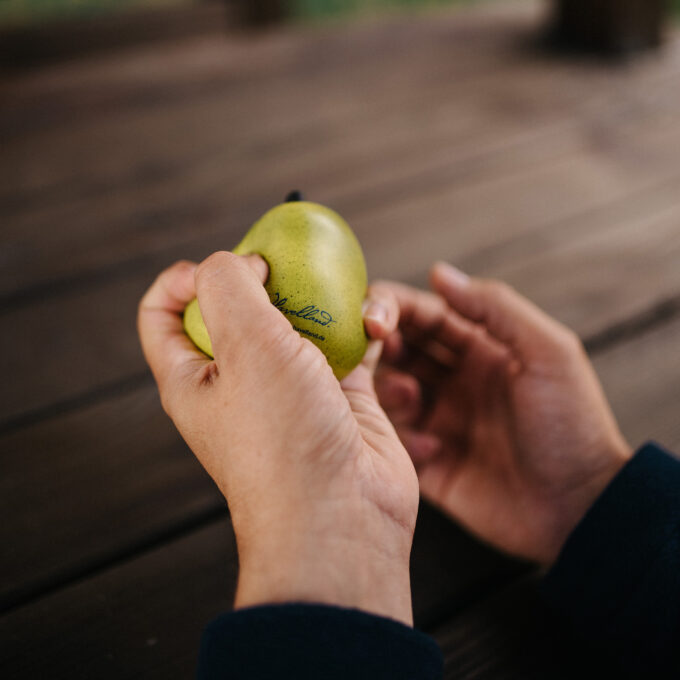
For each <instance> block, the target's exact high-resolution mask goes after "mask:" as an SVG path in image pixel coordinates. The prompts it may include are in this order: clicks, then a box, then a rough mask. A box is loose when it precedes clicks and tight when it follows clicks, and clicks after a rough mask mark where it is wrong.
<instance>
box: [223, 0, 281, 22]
mask: <svg viewBox="0 0 680 680" xmlns="http://www.w3.org/2000/svg"><path fill="white" fill-rule="evenodd" d="M236 1H237V5H238V9H239V16H240V20H241V21H242V23H244V24H246V25H247V26H266V25H267V24H274V23H278V22H280V21H283V20H284V19H285V18H286V17H287V16H288V9H289V7H288V5H289V3H290V0H236Z"/></svg>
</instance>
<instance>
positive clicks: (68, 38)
mask: <svg viewBox="0 0 680 680" xmlns="http://www.w3.org/2000/svg"><path fill="white" fill-rule="evenodd" d="M229 9H231V8H230V7H229V8H228V7H227V6H226V3H223V2H219V0H218V1H215V0H213V1H212V2H206V1H204V2H196V3H193V4H192V5H190V6H187V5H186V3H185V5H184V6H176V7H173V6H170V7H167V6H166V7H156V8H152V9H139V8H137V9H135V10H133V11H125V10H123V11H122V12H120V13H114V12H111V13H108V14H107V15H106V16H104V17H96V16H95V17H88V18H85V19H71V20H66V21H64V20H63V19H62V20H57V21H54V20H52V21H47V22H41V23H39V24H38V25H30V26H20V27H11V28H8V27H3V28H2V29H0V46H1V49H0V68H2V69H5V70H7V72H11V71H12V70H15V69H16V70H18V69H25V68H29V67H36V66H38V65H40V64H45V63H53V62H54V61H59V60H63V59H73V58H82V57H83V56H85V55H91V54H95V53H97V52H102V51H111V50H118V49H121V48H129V47H131V46H134V45H139V44H149V43H158V42H163V41H168V40H177V39H186V38H187V37H191V36H196V35H201V34H208V33H216V32H219V33H221V34H224V33H225V30H226V27H227V22H228V21H232V22H233V21H234V19H233V17H232V14H233V12H229V11H228V10H229Z"/></svg>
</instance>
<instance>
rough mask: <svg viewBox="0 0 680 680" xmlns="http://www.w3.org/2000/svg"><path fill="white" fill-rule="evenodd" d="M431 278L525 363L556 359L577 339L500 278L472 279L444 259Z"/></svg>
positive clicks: (465, 313)
mask: <svg viewBox="0 0 680 680" xmlns="http://www.w3.org/2000/svg"><path fill="white" fill-rule="evenodd" d="M430 281H431V285H432V288H433V289H434V290H435V291H436V292H437V293H439V294H440V295H441V296H442V297H443V298H444V299H445V300H446V301H447V303H448V304H449V306H450V307H451V308H452V309H454V310H455V311H456V312H458V313H459V314H460V315H461V316H463V317H465V318H466V319H469V320H470V321H473V322H475V323H478V324H480V325H482V326H484V327H485V329H486V331H487V332H488V333H489V335H490V336H492V337H493V338H494V339H496V340H498V341H499V342H500V343H502V344H503V345H505V346H506V347H507V348H508V349H510V350H511V351H512V353H513V354H514V355H515V357H516V358H517V359H519V360H520V361H521V362H522V363H523V364H528V363H531V362H536V361H550V360H554V359H555V358H557V357H558V356H559V355H560V354H559V353H560V351H561V350H562V348H565V347H566V346H570V343H571V341H572V340H577V338H576V336H575V334H574V333H572V332H571V331H570V330H569V329H568V328H566V327H565V326H563V325H562V324H560V323H559V322H558V321H556V320H555V319H553V318H551V317H550V316H548V315H547V314H546V313H545V312H543V311H542V310H541V309H539V308H538V307H537V306H536V305H534V304H533V303H532V302H530V301H529V300H527V299H526V298H525V297H523V296H522V295H520V294H519V293H518V292H517V291H516V290H514V289H513V288H511V287H510V286H508V285H507V284H505V283H503V282H501V281H496V280H491V279H475V278H470V277H468V276H467V275H466V274H464V273H463V272H461V271H460V270H458V269H456V268H455V267H453V266H451V265H450V264H447V263H445V262H438V263H437V264H435V265H434V267H433V268H432V271H431V273H430Z"/></svg>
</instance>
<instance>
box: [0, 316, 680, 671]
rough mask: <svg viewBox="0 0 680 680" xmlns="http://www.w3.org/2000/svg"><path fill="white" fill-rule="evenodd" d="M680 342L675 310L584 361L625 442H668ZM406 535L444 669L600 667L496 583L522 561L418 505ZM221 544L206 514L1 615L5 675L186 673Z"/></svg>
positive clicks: (227, 559)
mask: <svg viewBox="0 0 680 680" xmlns="http://www.w3.org/2000/svg"><path fill="white" fill-rule="evenodd" d="M678 346H680V321H678V320H676V321H674V322H672V323H670V324H667V325H665V326H661V327H659V328H658V329H656V330H654V331H652V332H650V333H647V334H645V335H643V336H640V337H639V338H635V339H633V340H631V341H629V342H627V343H624V344H621V345H620V346H619V347H616V348H614V349H612V350H610V351H607V352H605V353H603V354H602V355H601V356H600V357H598V358H596V360H595V365H596V368H597V370H598V372H599V374H600V376H601V377H602V378H603V381H604V384H605V387H607V388H608V390H609V394H610V397H611V398H612V403H613V406H614V410H615V412H616V414H617V416H618V417H619V418H620V420H621V422H622V425H623V429H624V432H625V433H626V434H627V435H628V437H629V438H630V439H632V440H634V439H642V438H646V437H647V436H649V435H650V434H652V433H653V434H654V435H655V436H656V438H657V439H659V440H660V441H661V442H662V443H664V444H666V445H667V446H669V447H674V448H675V449H676V450H678V449H680V430H679V429H678V426H677V423H678V420H677V418H676V417H674V415H677V414H675V413H674V411H673V409H674V408H675V405H677V403H678V401H679V400H680V387H679V385H680V383H679V382H678V380H677V369H676V370H675V372H674V371H672V370H669V361H668V358H669V357H673V356H677V347H678ZM633 365H634V366H635V367H636V369H637V370H636V371H635V373H633V372H632V371H630V370H629V369H630V367H631V366H633ZM673 367H675V366H673ZM647 428H649V429H647ZM166 507H167V506H166ZM418 532H419V533H418V534H417V535H416V539H415V542H414V552H413V559H412V578H413V592H414V607H415V612H416V617H417V620H418V622H419V623H420V625H421V626H424V627H426V628H428V629H432V627H433V626H434V632H435V637H436V639H437V640H438V642H439V643H440V644H441V645H442V648H443V650H444V653H445V655H446V659H447V667H446V677H447V678H451V679H452V680H453V679H454V678H455V679H456V680H461V679H464V680H467V679H472V678H475V679H482V678H484V679H488V680H491V679H493V680H497V679H500V678H502V679H505V678H513V679H514V678H518V679H519V678H527V679H533V678H537V679H538V678H545V677H551V678H552V677H554V678H562V677H564V678H568V677H574V673H575V669H578V671H579V672H578V675H579V677H582V674H583V673H586V672H587V673H591V674H592V675H585V676H583V677H597V673H600V675H599V677H604V676H603V675H602V673H601V671H602V666H601V665H598V664H599V663H600V662H598V660H597V659H592V658H591V659H589V663H588V664H585V663H584V660H585V657H583V656H582V655H581V653H580V652H579V646H578V645H574V643H573V640H571V638H570V637H569V636H568V634H567V633H566V632H565V631H563V630H562V629H561V628H560V627H559V625H558V623H557V622H555V621H553V620H551V619H549V618H548V614H547V613H546V612H545V610H544V609H543V607H542V605H541V604H540V601H539V600H538V597H537V591H536V585H537V581H536V578H535V577H533V576H530V577H527V578H525V579H523V580H520V581H518V582H516V583H515V584H514V585H511V586H507V585H506V584H507V579H508V578H512V576H513V575H515V574H517V570H518V569H519V568H521V565H517V564H514V563H511V562H508V561H507V560H505V559H504V558H501V557H500V556H498V555H496V554H495V553H493V552H491V551H488V550H487V549H485V548H483V547H482V546H480V545H478V544H476V543H475V542H474V541H472V539H470V538H469V537H467V536H465V535H464V534H463V533H462V532H461V531H460V530H459V529H457V528H456V527H455V526H454V525H453V524H451V523H449V522H448V521H446V520H445V519H444V518H443V517H442V516H441V515H439V514H438V513H437V512H436V511H435V510H433V509H432V508H429V507H428V506H423V508H421V517H420V520H419V527H418ZM233 549H234V544H233V536H232V534H231V532H230V529H229V525H228V523H227V522H226V521H220V522H215V523H211V524H210V525H209V526H207V527H206V528H205V529H202V530H200V531H197V532H192V533H191V534H190V535H188V536H186V537H182V538H178V539H177V540H175V541H171V542H169V543H168V544H166V545H164V546H162V547H159V548H157V549H154V550H151V551H150V552H148V553H146V554H142V555H139V556H138V557H137V558H135V559H131V560H129V561H128V562H126V563H125V564H123V565H121V566H116V567H114V568H111V569H108V570H106V571H104V572H102V573H100V574H96V575H93V576H92V577H91V578H88V579H85V580H83V581H82V582H80V583H76V584H74V585H71V586H69V587H66V588H64V589H62V590H61V591H59V592H57V593H55V594H53V595H50V596H48V597H45V598H43V599H41V600H39V601H37V602H34V603H31V604H29V605H27V606H24V607H21V608H19V609H17V610H15V611H14V612H13V613H11V614H9V615H6V616H4V617H2V618H0V636H2V639H3V640H4V641H5V650H6V651H4V652H3V655H2V659H1V661H0V668H1V669H2V670H3V674H4V675H5V676H6V677H41V676H42V675H44V674H46V673H48V672H49V676H50V677H54V678H62V677H63V678H66V677H92V676H93V675H96V677H102V678H108V677H112V678H113V677H116V678H124V677H132V676H134V675H139V674H141V675H143V676H144V677H149V678H155V677H158V678H160V677H167V678H174V677H177V678H180V677H186V675H187V674H189V673H190V672H191V668H192V667H193V663H194V659H195V654H196V649H197V643H198V638H199V635H200V631H201V629H202V627H203V626H204V625H205V623H206V622H207V621H208V620H209V619H210V618H211V617H212V616H214V615H215V614H217V613H218V612H219V611H221V610H222V609H225V608H227V607H228V606H229V602H230V600H229V598H230V595H231V593H232V592H233V587H234V583H235V577H236V565H235V557H234V554H233ZM480 570H481V571H480ZM475 572H478V573H477V576H476V577H475V576H474V574H475ZM479 588H482V589H483V591H480V590H477V589H479ZM425 605H426V606H425ZM454 612H455V613H456V615H455V616H453V617H452V616H451V615H452V613H454ZM443 620H446V621H445V622H443ZM55 630H59V631H60V635H58V636H56V635H55V634H54V631H55ZM156 647H158V649H157V648H156ZM35 649H41V654H39V655H36V654H34V653H33V650H35ZM556 660H558V662H556ZM131 669H133V670H131Z"/></svg>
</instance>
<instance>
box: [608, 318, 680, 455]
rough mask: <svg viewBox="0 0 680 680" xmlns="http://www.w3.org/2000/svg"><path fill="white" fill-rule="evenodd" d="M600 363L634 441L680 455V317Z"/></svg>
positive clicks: (614, 350) (618, 414) (625, 430)
mask: <svg viewBox="0 0 680 680" xmlns="http://www.w3.org/2000/svg"><path fill="white" fill-rule="evenodd" d="M595 368H596V369H597V372H598V374H599V376H600V378H601V380H602V383H603V385H604V389H605V392H606V394H607V395H608V397H609V399H610V401H611V404H612V408H613V409H614V414H615V415H616V418H617V419H618V421H619V424H620V425H621V429H622V431H623V434H624V435H625V436H626V438H627V440H628V442H629V443H630V444H631V445H632V446H633V447H635V448H637V447H639V446H640V445H641V444H643V443H644V442H645V441H648V440H650V439H653V440H655V441H657V442H659V443H660V444H662V445H663V446H666V447H667V448H668V449H669V450H670V451H674V452H677V453H678V454H680V418H679V417H678V404H679V403H680V388H679V387H678V385H679V384H680V379H679V378H680V320H678V319H675V320H674V321H671V322H668V323H665V324H662V325H659V326H658V327H656V328H653V329H651V330H649V331H647V332H646V333H644V334H643V335H640V336H638V337H635V338H633V339H632V340H629V341H628V342H626V343H622V344H620V345H618V346H615V347H612V348H610V349H608V350H606V351H605V352H602V353H601V354H600V355H599V356H598V357H597V359H596V361H595ZM641 405H642V406H641Z"/></svg>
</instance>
